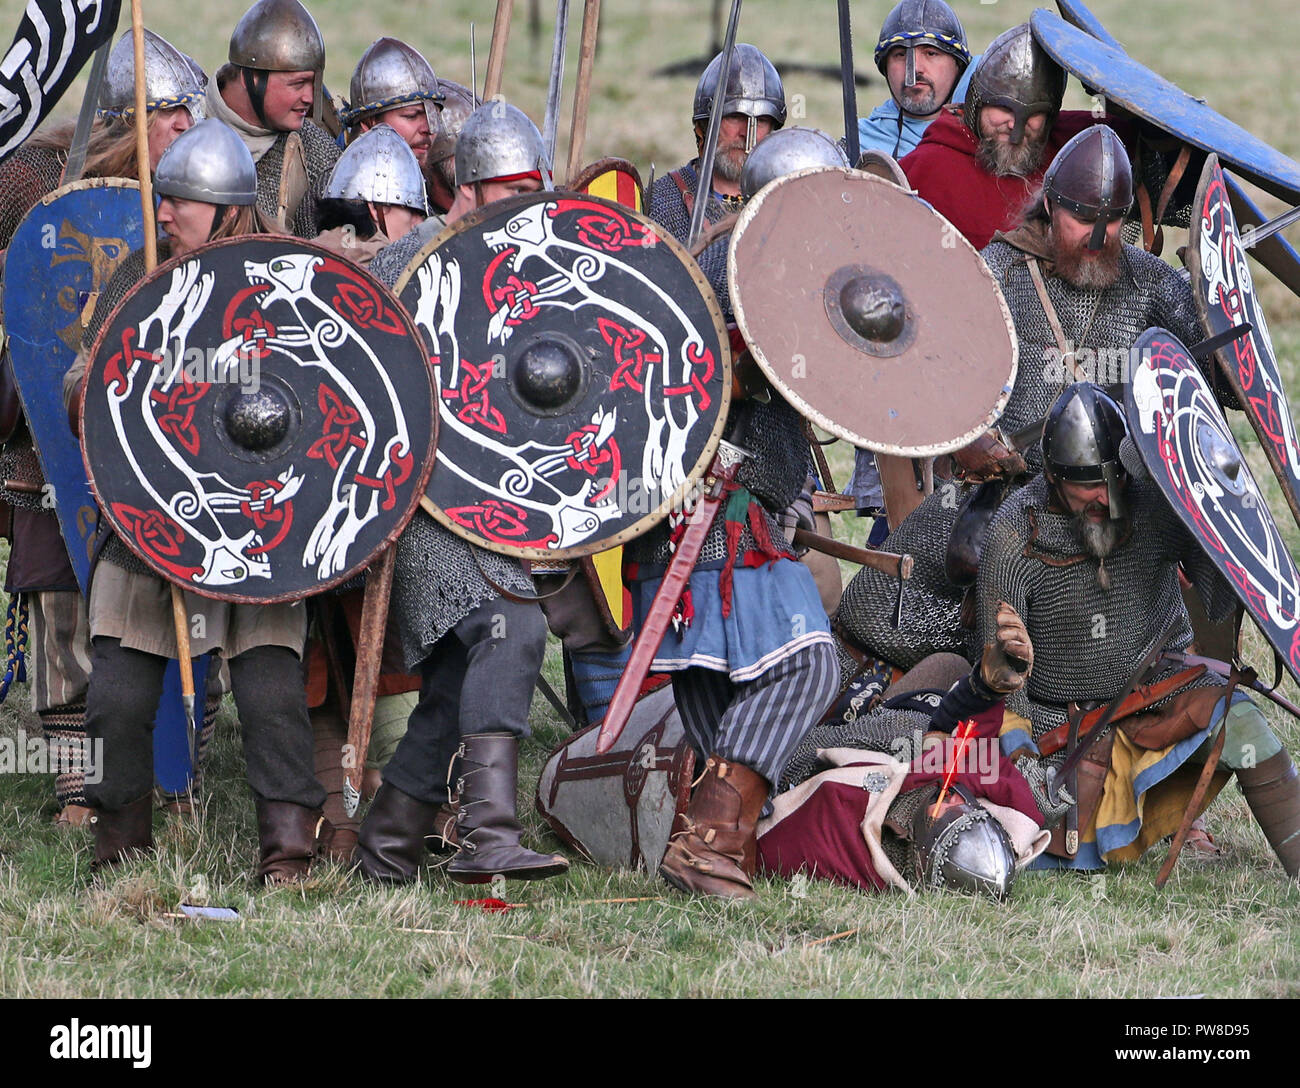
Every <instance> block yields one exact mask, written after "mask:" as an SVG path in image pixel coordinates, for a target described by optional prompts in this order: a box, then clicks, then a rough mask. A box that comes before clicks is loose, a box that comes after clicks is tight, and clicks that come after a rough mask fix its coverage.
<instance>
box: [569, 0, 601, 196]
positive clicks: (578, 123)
mask: <svg viewBox="0 0 1300 1088" xmlns="http://www.w3.org/2000/svg"><path fill="white" fill-rule="evenodd" d="M599 32H600V0H586V3H585V4H584V5H583V8H582V44H581V46H580V48H579V52H578V82H577V86H576V87H575V88H574V91H573V124H572V125H570V126H569V170H568V173H566V174H565V179H566V180H570V179H572V178H575V177H577V176H578V171H579V170H581V169H582V148H583V144H585V143H586V142H587V107H588V104H589V103H590V101H591V73H592V70H593V69H594V68H595V66H596V35H597V34H598V33H599Z"/></svg>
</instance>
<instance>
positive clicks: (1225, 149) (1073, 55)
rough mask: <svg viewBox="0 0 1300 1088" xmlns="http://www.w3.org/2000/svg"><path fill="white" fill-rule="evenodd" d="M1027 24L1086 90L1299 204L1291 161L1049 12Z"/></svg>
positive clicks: (1299, 167) (1297, 166)
mask: <svg viewBox="0 0 1300 1088" xmlns="http://www.w3.org/2000/svg"><path fill="white" fill-rule="evenodd" d="M1029 23H1030V27H1031V28H1032V29H1033V32H1034V40H1035V41H1037V42H1038V44H1039V45H1040V46H1042V48H1043V51H1044V52H1045V53H1046V54H1047V55H1048V56H1049V57H1051V58H1052V59H1053V60H1054V61H1056V63H1057V64H1059V65H1060V66H1061V67H1062V68H1064V69H1065V70H1066V71H1067V72H1069V73H1071V74H1072V75H1074V76H1076V77H1077V78H1078V79H1079V81H1080V82H1081V83H1083V84H1084V85H1085V86H1086V87H1089V88H1092V89H1093V90H1094V91H1096V92H1097V93H1099V94H1102V95H1104V96H1105V97H1106V98H1107V99H1108V100H1109V101H1111V102H1113V103H1114V104H1115V105H1117V106H1120V107H1121V108H1123V109H1125V110H1127V111H1128V112H1129V113H1132V114H1134V115H1135V116H1137V117H1140V118H1142V120H1144V121H1148V122H1150V123H1151V124H1153V125H1155V126H1156V128H1158V129H1160V130H1161V131H1163V132H1167V133H1169V134H1170V135H1171V136H1174V137H1176V138H1177V139H1179V140H1182V141H1183V142H1184V143H1188V144H1191V145H1192V146H1193V147H1197V148H1200V149H1201V150H1202V151H1207V152H1208V151H1215V152H1218V155H1219V158H1220V159H1222V160H1223V161H1224V162H1226V163H1228V164H1229V165H1230V166H1231V167H1232V169H1233V172H1234V173H1237V174H1239V175H1240V176H1242V177H1244V178H1246V179H1247V180H1249V181H1252V182H1254V183H1255V184H1256V185H1258V186H1259V187H1260V188H1261V189H1266V190H1268V192H1270V193H1272V194H1273V195H1274V196H1277V197H1281V198H1282V199H1283V200H1287V201H1290V202H1291V203H1295V202H1296V201H1300V163H1297V162H1296V161H1295V160H1294V159H1289V158H1287V156H1285V155H1283V154H1282V153H1281V152H1280V151H1277V150H1275V149H1274V148H1272V147H1269V145H1268V144H1266V143H1264V141H1263V140H1261V139H1259V137H1257V136H1253V135H1252V134H1251V133H1249V132H1247V131H1246V130H1245V129H1244V128H1242V127H1241V126H1240V125H1238V124H1234V123H1233V122H1232V121H1229V120H1228V119H1227V118H1226V117H1224V116H1223V115H1222V114H1220V113H1216V112H1215V111H1214V110H1212V109H1211V108H1210V107H1209V106H1207V105H1206V104H1205V103H1204V102H1202V101H1201V100H1199V99H1196V98H1193V97H1192V96H1191V95H1190V94H1188V93H1187V92H1186V91H1183V90H1181V89H1180V88H1179V87H1177V86H1175V85H1174V84H1173V83H1170V82H1169V81H1168V80H1167V79H1164V78H1163V77H1161V76H1158V75H1156V73H1155V72H1153V71H1151V69H1150V68H1147V67H1146V66H1145V65H1143V64H1140V63H1138V62H1137V61H1136V60H1134V59H1133V58H1132V57H1130V56H1129V55H1128V54H1127V53H1125V52H1124V51H1123V50H1121V49H1118V48H1116V47H1115V46H1112V45H1109V44H1107V42H1105V41H1103V40H1101V39H1098V38H1095V37H1093V36H1092V35H1091V34H1089V33H1087V32H1086V31H1083V30H1079V29H1078V28H1077V27H1073V26H1071V25H1070V24H1069V23H1067V22H1066V21H1065V20H1064V19H1062V18H1061V17H1060V16H1059V15H1056V14H1055V13H1054V12H1050V11H1047V10H1045V9H1044V8H1039V9H1038V10H1037V11H1035V12H1034V13H1033V15H1032V16H1031V17H1030V20H1029Z"/></svg>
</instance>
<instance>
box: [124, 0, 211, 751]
mask: <svg viewBox="0 0 1300 1088" xmlns="http://www.w3.org/2000/svg"><path fill="white" fill-rule="evenodd" d="M131 42H132V44H133V45H134V47H135V163H136V173H137V174H138V175H139V177H140V211H141V215H142V217H143V219H144V268H145V275H146V276H147V275H149V274H150V273H151V272H153V270H154V269H155V268H157V267H158V226H157V223H156V221H155V220H154V214H153V172H152V170H151V169H150V166H149V117H148V113H147V112H146V109H145V89H144V12H143V10H142V8H141V0H131ZM171 590H172V622H173V624H174V626H175V628H176V659H177V662H178V663H179V664H180V669H181V702H182V703H183V704H184V706H185V733H186V737H187V738H188V740H189V745H190V766H191V768H192V767H193V766H194V762H195V760H196V759H197V758H198V750H197V748H198V745H197V734H196V730H195V727H194V662H193V661H191V660H190V621H189V616H188V615H187V613H186V611H185V597H184V595H183V594H182V593H181V587H180V586H178V585H177V584H176V583H175V582H172V583H171Z"/></svg>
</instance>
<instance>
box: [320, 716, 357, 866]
mask: <svg viewBox="0 0 1300 1088" xmlns="http://www.w3.org/2000/svg"><path fill="white" fill-rule="evenodd" d="M310 713H311V731H312V737H313V741H314V744H315V754H316V781H318V782H319V783H320V784H321V785H322V786H324V787H325V809H324V811H325V818H326V819H327V820H329V822H330V824H331V825H332V826H333V828H334V835H333V837H332V839H331V840H330V845H329V849H328V851H327V852H326V856H327V857H329V858H330V859H331V860H333V861H337V862H338V863H339V864H341V865H351V864H352V859H353V854H354V852H355V851H356V847H357V832H358V830H359V829H360V827H361V821H360V820H358V819H357V818H356V817H355V816H351V817H350V816H348V814H347V812H346V810H345V809H344V807H343V784H344V781H345V780H346V778H347V772H346V771H345V770H344V767H343V746H344V745H345V744H346V743H347V740H348V727H347V723H346V722H345V721H343V718H342V717H341V715H340V714H339V712H338V709H337V708H336V705H335V703H334V702H333V701H330V702H327V703H325V704H323V705H322V706H318V707H316V708H315V709H314V710H312V711H311V712H310ZM363 755H364V753H363Z"/></svg>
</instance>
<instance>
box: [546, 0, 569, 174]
mask: <svg viewBox="0 0 1300 1088" xmlns="http://www.w3.org/2000/svg"><path fill="white" fill-rule="evenodd" d="M568 36H569V0H556V2H555V42H554V44H553V45H552V46H551V80H550V83H549V84H548V85H547V88H546V117H545V118H544V120H543V121H542V145H543V146H544V147H545V148H546V159H547V162H548V164H549V165H550V166H551V169H552V171H554V169H555V138H556V132H557V129H558V128H559V126H560V96H561V95H562V94H563V93H564V46H565V43H566V42H567V40H568Z"/></svg>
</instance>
